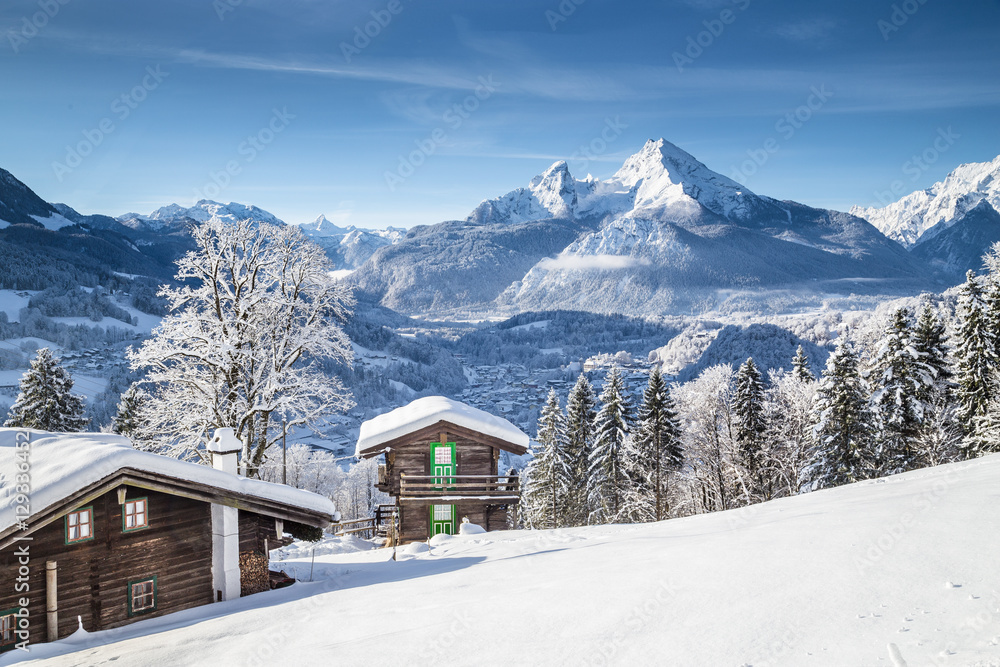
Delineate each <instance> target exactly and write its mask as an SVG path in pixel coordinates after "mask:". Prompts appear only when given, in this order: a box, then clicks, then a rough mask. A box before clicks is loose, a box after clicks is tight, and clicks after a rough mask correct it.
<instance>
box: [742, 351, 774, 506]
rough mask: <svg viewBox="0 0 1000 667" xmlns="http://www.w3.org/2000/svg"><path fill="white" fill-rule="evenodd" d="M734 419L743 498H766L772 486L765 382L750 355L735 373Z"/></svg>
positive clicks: (753, 500)
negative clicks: (768, 468) (766, 444)
mask: <svg viewBox="0 0 1000 667" xmlns="http://www.w3.org/2000/svg"><path fill="white" fill-rule="evenodd" d="M733 418H734V422H735V423H734V429H733V431H734V432H733V435H734V437H735V440H736V455H737V459H738V464H739V465H738V469H737V472H738V473H739V478H740V487H741V489H740V490H741V501H742V504H744V505H748V504H750V503H753V502H757V501H759V500H761V499H765V498H767V497H768V495H769V489H770V486H771V485H770V483H769V479H768V476H769V472H768V471H767V470H766V452H765V451H764V450H765V442H764V433H765V432H766V430H767V421H766V407H765V401H764V383H763V381H762V380H761V375H760V371H759V370H757V365H756V364H755V363H754V362H753V358H747V360H746V361H744V362H743V364H742V365H741V366H740V368H739V370H738V371H737V372H736V392H735V394H734V395H733Z"/></svg>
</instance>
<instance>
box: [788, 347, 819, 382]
mask: <svg viewBox="0 0 1000 667" xmlns="http://www.w3.org/2000/svg"><path fill="white" fill-rule="evenodd" d="M792 373H793V374H794V375H795V377H797V378H798V379H800V380H802V381H803V382H812V381H814V380H815V379H816V376H815V375H813V372H812V369H811V368H809V357H807V356H806V351H805V349H804V348H803V347H802V346H801V345H799V347H798V349H797V350H795V356H794V357H792Z"/></svg>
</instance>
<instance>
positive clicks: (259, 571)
mask: <svg viewBox="0 0 1000 667" xmlns="http://www.w3.org/2000/svg"><path fill="white" fill-rule="evenodd" d="M269 564H270V561H269V559H268V556H267V554H266V553H264V552H262V551H241V552H240V595H253V594H254V593H260V592H261V591H266V590H268V589H269V588H270V587H271V586H270V584H269V583H268V574H267V572H268V566H269Z"/></svg>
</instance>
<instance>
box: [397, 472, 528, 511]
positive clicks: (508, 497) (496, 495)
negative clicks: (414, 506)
mask: <svg viewBox="0 0 1000 667" xmlns="http://www.w3.org/2000/svg"><path fill="white" fill-rule="evenodd" d="M399 488H400V491H399V500H400V501H401V502H408V501H409V502H415V501H434V502H452V501H456V500H482V501H487V502H494V503H497V504H508V503H512V502H517V501H518V499H520V497H521V482H520V478H518V476H517V475H512V476H507V475H452V476H450V477H435V476H433V475H407V474H402V475H400V477H399Z"/></svg>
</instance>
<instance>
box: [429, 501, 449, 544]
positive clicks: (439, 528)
mask: <svg viewBox="0 0 1000 667" xmlns="http://www.w3.org/2000/svg"><path fill="white" fill-rule="evenodd" d="M441 533H444V534H445V535H454V534H455V506H454V505H431V537H434V536H435V535H440V534H441Z"/></svg>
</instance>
